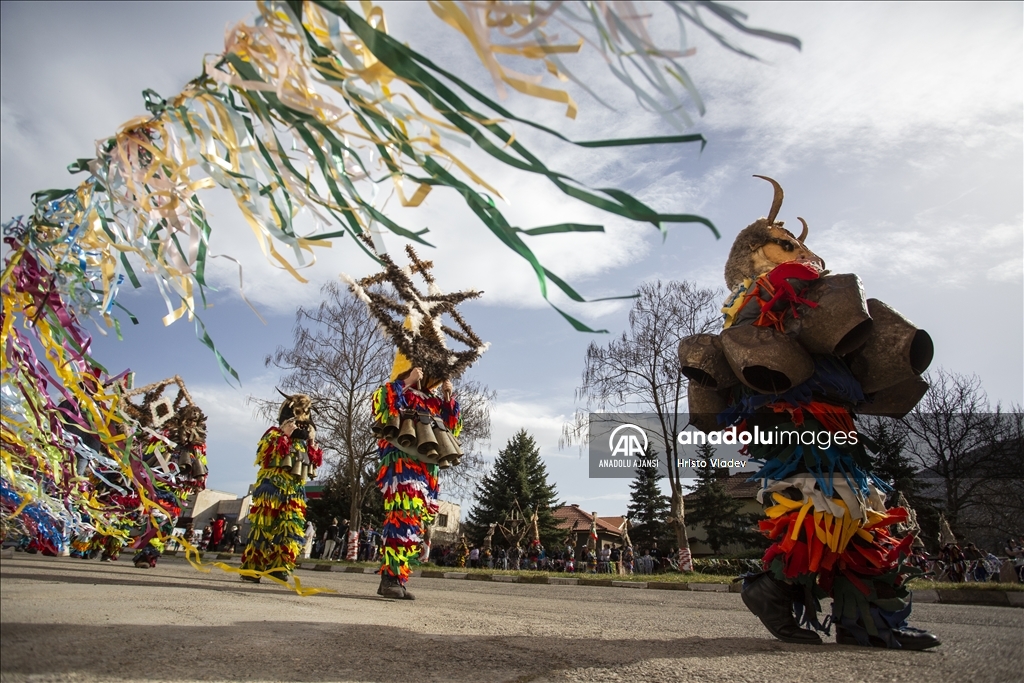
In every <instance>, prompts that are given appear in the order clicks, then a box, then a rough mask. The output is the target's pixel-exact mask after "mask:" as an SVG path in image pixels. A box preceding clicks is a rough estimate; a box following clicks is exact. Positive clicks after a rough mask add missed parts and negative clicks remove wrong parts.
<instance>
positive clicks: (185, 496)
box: [123, 375, 207, 569]
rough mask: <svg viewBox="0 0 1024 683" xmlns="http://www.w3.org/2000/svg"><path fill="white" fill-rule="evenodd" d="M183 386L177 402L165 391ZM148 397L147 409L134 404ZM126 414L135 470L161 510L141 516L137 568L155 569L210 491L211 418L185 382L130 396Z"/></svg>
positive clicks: (172, 380) (135, 545)
mask: <svg viewBox="0 0 1024 683" xmlns="http://www.w3.org/2000/svg"><path fill="white" fill-rule="evenodd" d="M172 385H177V388H178V393H177V395H176V396H175V398H174V400H173V401H172V400H171V398H170V397H168V396H164V395H163V393H164V390H165V389H166V388H168V387H170V386H172ZM135 396H142V402H141V404H137V403H135V402H133V401H132V398H133V397H135ZM125 399H126V401H125V402H124V404H123V408H124V411H125V414H126V415H127V416H128V417H130V418H131V420H132V421H133V422H132V424H133V426H134V438H133V439H132V447H131V448H132V455H133V457H132V459H131V467H132V470H133V473H134V475H135V481H137V482H138V484H139V486H140V488H141V490H142V492H143V493H144V494H145V495H146V496H147V497H148V498H149V499H150V500H151V501H153V502H154V503H156V507H154V508H151V509H148V510H147V511H146V512H144V513H143V512H142V511H141V509H140V510H139V512H138V513H137V514H136V517H137V518H138V522H137V524H136V527H135V528H134V529H133V530H132V532H131V535H132V537H133V542H132V547H133V548H135V549H136V550H137V551H138V552H136V554H135V556H134V557H133V558H132V562H133V563H134V565H135V566H136V567H138V568H139V569H151V568H153V567H155V566H156V563H157V560H158V559H159V558H160V555H161V553H163V551H164V546H165V542H166V539H167V538H169V537H170V536H171V533H172V532H173V531H174V527H175V526H176V524H177V521H178V518H179V517H180V516H181V510H182V508H184V507H185V506H186V505H187V504H188V500H189V498H190V497H191V496H192V495H193V494H195V493H196V492H198V491H202V490H203V489H205V488H206V476H207V468H206V415H205V414H204V413H203V411H202V410H201V409H200V408H199V406H197V405H196V404H195V402H194V401H193V400H192V397H191V395H189V392H188V389H186V388H185V383H184V382H183V381H182V379H181V378H180V377H178V376H177V375H175V376H174V377H171V378H168V379H165V380H162V381H160V382H156V383H154V384H150V385H147V386H144V387H139V388H137V389H128V390H126V392H125Z"/></svg>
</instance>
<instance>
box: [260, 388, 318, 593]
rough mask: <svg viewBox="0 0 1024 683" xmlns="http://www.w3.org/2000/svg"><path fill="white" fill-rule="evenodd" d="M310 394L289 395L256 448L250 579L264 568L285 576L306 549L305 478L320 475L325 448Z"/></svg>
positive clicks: (276, 575)
mask: <svg viewBox="0 0 1024 683" xmlns="http://www.w3.org/2000/svg"><path fill="white" fill-rule="evenodd" d="M311 409H312V401H311V400H310V398H309V396H306V395H305V394H294V395H292V396H285V400H284V402H283V403H282V404H281V410H280V412H279V413H278V416H277V423H278V425H277V426H276V427H271V428H270V429H268V430H267V431H266V433H264V434H263V437H262V438H261V439H260V443H259V446H257V448H256V464H257V465H258V466H259V468H260V471H259V474H257V475H256V487H255V488H254V489H253V492H252V506H251V507H250V508H249V520H250V522H251V526H250V529H249V539H248V543H247V545H246V546H245V551H244V552H243V553H242V570H243V571H245V570H248V572H249V573H246V574H242V578H243V579H244V580H246V581H254V582H257V583H258V582H259V580H260V577H259V573H268V574H269V575H270V576H271V577H273V578H276V579H279V580H281V581H285V580H287V578H288V575H289V573H291V571H292V570H293V569H294V568H295V561H296V560H297V559H298V557H299V553H300V552H302V546H303V542H304V537H305V533H306V493H305V484H306V481H307V480H308V479H312V478H314V477H315V476H316V470H317V468H318V467H320V465H321V463H322V462H323V451H321V450H320V449H319V448H318V447H317V445H316V425H315V424H314V423H313V419H312V415H311V414H310V411H311Z"/></svg>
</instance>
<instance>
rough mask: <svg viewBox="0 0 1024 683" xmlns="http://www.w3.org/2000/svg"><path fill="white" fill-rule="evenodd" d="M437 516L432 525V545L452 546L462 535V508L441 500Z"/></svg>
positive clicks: (430, 531)
mask: <svg viewBox="0 0 1024 683" xmlns="http://www.w3.org/2000/svg"><path fill="white" fill-rule="evenodd" d="M437 503H438V510H437V516H436V517H434V523H433V524H431V525H430V530H429V532H428V533H429V536H430V543H431V545H433V546H442V545H452V544H455V543H457V542H458V541H459V537H460V536H461V535H462V521H461V520H462V506H461V505H459V504H458V503H452V502H450V501H447V500H439V501H437Z"/></svg>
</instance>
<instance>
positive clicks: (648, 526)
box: [627, 453, 670, 551]
mask: <svg viewBox="0 0 1024 683" xmlns="http://www.w3.org/2000/svg"><path fill="white" fill-rule="evenodd" d="M644 457H645V459H649V458H655V457H657V456H656V455H655V454H654V453H647V454H645V456H644ZM664 478H665V477H663V476H661V475H660V474H658V467H657V465H654V466H651V467H638V468H637V470H636V478H635V479H633V482H632V483H631V484H630V485H629V488H630V491H631V493H630V494H629V507H628V513H627V514H628V515H629V523H630V528H629V537H630V540H632V541H633V546H634V547H635V548H636V549H637V550H640V551H642V550H644V549H647V548H651V547H652V546H653V545H654V543H657V542H661V541H662V540H663V539H665V538H666V537H667V536H669V531H670V529H669V527H668V524H667V523H666V522H665V517H666V516H667V515H668V511H669V500H668V496H666V495H665V494H663V493H662V492H661V485H660V482H661V481H662V480H663V479H664Z"/></svg>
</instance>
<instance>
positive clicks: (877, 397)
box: [857, 377, 928, 419]
mask: <svg viewBox="0 0 1024 683" xmlns="http://www.w3.org/2000/svg"><path fill="white" fill-rule="evenodd" d="M927 392H928V382H926V381H924V380H923V379H921V378H920V377H911V378H910V379H905V380H903V381H902V382H900V383H899V384H895V385H893V386H891V387H888V388H886V389H882V390H881V391H878V392H876V393H874V394H872V395H871V396H869V397H868V401H867V402H865V403H861V404H860V405H858V406H857V412H858V413H860V414H861V415H883V416H885V417H892V418H896V419H899V418H901V417H904V416H906V414H907V413H909V412H910V411H911V410H913V409H914V406H916V405H917V404H918V402H919V401H920V400H921V399H922V398H924V395H925V394H926V393H927Z"/></svg>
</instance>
